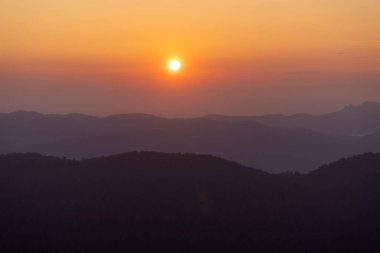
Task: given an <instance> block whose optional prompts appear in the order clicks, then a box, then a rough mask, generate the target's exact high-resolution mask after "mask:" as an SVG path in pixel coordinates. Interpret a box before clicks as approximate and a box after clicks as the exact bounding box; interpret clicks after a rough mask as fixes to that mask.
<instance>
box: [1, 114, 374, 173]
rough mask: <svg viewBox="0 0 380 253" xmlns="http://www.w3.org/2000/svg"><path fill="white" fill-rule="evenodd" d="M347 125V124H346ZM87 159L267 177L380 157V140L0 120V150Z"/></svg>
mask: <svg viewBox="0 0 380 253" xmlns="http://www.w3.org/2000/svg"><path fill="white" fill-rule="evenodd" d="M347 126H349V125H347ZM2 150H3V152H2V153H5V152H39V153H42V154H47V155H55V156H66V157H69V158H89V157H96V156H100V155H111V154H117V153H123V152H130V151H135V150H138V151H158V152H175V153H177V152H185V153H199V154H211V155H215V156H219V157H223V158H225V159H229V160H233V161H237V162H239V163H242V164H245V165H247V166H252V167H256V168H260V169H264V170H266V171H270V172H281V171H310V170H312V169H315V168H317V167H318V166H320V165H321V164H325V163H329V162H332V161H334V160H337V159H339V158H341V157H344V156H351V155H355V154H359V153H364V152H380V135H376V134H374V135H371V136H364V137H358V138H353V139H352V138H339V137H336V136H330V135H327V134H322V133H317V132H314V131H312V130H307V129H280V128H273V127H269V126H265V125H262V124H260V123H255V122H244V121H243V122H240V121H237V122H236V121H228V120H216V119H207V118H196V119H167V118H160V117H156V116H151V115H144V114H126V115H114V116H110V117H104V118H98V117H92V116H87V115H80V114H70V115H44V114H38V113H33V112H16V113H9V114H0V152H1V151H2Z"/></svg>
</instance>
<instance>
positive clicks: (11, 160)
mask: <svg viewBox="0 0 380 253" xmlns="http://www.w3.org/2000/svg"><path fill="white" fill-rule="evenodd" d="M379 181H380V155H379V154H364V155H359V156H355V157H351V158H347V159H342V160H339V161H338V162H335V163H332V164H329V165H325V166H323V167H321V168H320V169H318V170H316V171H313V172H311V173H310V174H307V175H299V174H298V175H291V174H289V175H271V174H268V173H265V172H262V171H259V170H255V169H251V168H247V167H244V166H241V165H239V164H237V163H234V162H229V161H226V160H223V159H219V158H216V157H213V156H206V155H202V156H201V155H192V154H162V153H153V152H132V153H125V154H121V155H114V156H110V157H100V158H94V159H89V160H84V161H74V160H68V159H59V158H55V157H47V156H41V155H38V154H10V155H1V156H0V201H1V202H0V203H1V205H0V213H1V215H0V224H1V226H0V252H5V253H8V252H12V253H13V252H75V253H76V252H94V253H97V252H184V253H186V252H263V253H266V252H268V253H270V252H276V253H277V252H285V253H286V252H292V253H293V252H295V253H297V252H300V253H304V252H334V253H336V252H355V253H356V252H378V249H379V247H380V233H379V231H380V198H379V194H380V184H379V183H378V182H379Z"/></svg>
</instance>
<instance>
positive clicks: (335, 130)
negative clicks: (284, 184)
mask: <svg viewBox="0 0 380 253" xmlns="http://www.w3.org/2000/svg"><path fill="white" fill-rule="evenodd" d="M206 118H210V119H220V120H230V121H248V122H257V123H262V124H265V125H268V126H272V127H278V128H306V129H311V130H314V131H317V132H320V133H325V134H335V135H348V136H363V135H369V134H373V133H379V132H380V103H377V102H365V103H363V104H360V105H357V106H353V105H349V106H346V107H345V108H344V109H342V110H340V111H337V112H333V113H327V114H322V115H312V114H305V113H299V114H295V115H290V116H285V115H281V114H273V115H264V116H223V115H209V116H206Z"/></svg>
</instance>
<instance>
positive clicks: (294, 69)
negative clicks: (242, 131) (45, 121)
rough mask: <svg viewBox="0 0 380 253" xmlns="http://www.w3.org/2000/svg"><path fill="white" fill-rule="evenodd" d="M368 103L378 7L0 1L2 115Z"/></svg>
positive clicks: (378, 74)
mask: <svg viewBox="0 0 380 253" xmlns="http://www.w3.org/2000/svg"><path fill="white" fill-rule="evenodd" d="M171 57H179V58H180V59H181V60H182V61H183V65H184V67H183V70H182V71H181V73H180V74H178V75H175V76H173V75H172V74H170V73H168V71H167V70H166V68H165V65H166V62H167V60H168V59H169V58H171ZM367 100H372V101H380V1H378V0H302V1H301V0H287V1H284V0H235V1H230V0H228V1H227V0H218V1H217V0H202V1H201V0H193V1H190V0H161V1H157V0H108V1H100V0H75V1H74V0H66V1H57V0H18V1H15V0H0V111H2V112H9V111H15V110H34V111H39V112H44V113H69V112H81V113H89V114H96V115H105V114H112V113H129V112H144V113H153V114H158V115H165V116H184V117H188V116H198V115H203V114H209V113H220V114H239V115H243V114H244V115H246V114H265V113H274V112H281V113H295V112H312V113H320V112H327V111H331V110H337V109H339V108H340V107H342V106H344V105H345V104H349V103H353V104H357V103H360V102H363V101H367Z"/></svg>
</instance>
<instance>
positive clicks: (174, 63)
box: [168, 59, 182, 72]
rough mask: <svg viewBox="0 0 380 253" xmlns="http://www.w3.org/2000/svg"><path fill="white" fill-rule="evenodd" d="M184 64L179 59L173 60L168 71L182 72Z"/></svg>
mask: <svg viewBox="0 0 380 253" xmlns="http://www.w3.org/2000/svg"><path fill="white" fill-rule="evenodd" d="M181 67H182V64H181V61H180V60H178V59H171V60H169V62H168V69H169V70H170V71H171V72H178V71H180V70H181Z"/></svg>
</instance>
